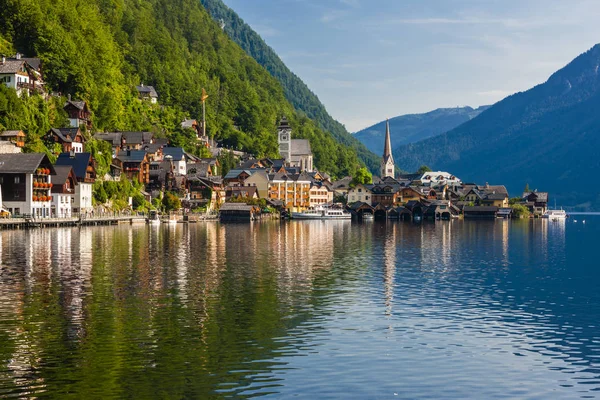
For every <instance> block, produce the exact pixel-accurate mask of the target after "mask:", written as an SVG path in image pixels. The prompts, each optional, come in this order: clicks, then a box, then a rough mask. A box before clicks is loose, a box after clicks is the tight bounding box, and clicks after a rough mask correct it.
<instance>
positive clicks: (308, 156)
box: [277, 117, 313, 172]
mask: <svg viewBox="0 0 600 400" xmlns="http://www.w3.org/2000/svg"><path fill="white" fill-rule="evenodd" d="M277 130H278V136H277V137H278V143H279V154H280V155H281V157H282V158H283V159H284V160H285V162H286V163H287V164H288V165H289V166H290V167H296V168H300V170H301V171H308V172H312V171H313V154H312V150H311V148H310V142H309V141H308V140H307V139H292V128H291V126H290V124H289V123H288V121H287V119H286V118H285V117H283V118H282V119H281V121H280V123H279V127H278V129H277Z"/></svg>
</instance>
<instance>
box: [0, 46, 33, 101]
mask: <svg viewBox="0 0 600 400" xmlns="http://www.w3.org/2000/svg"><path fill="white" fill-rule="evenodd" d="M0 83H3V84H4V85H6V86H7V87H9V88H13V89H15V90H16V91H17V95H18V96H19V97H20V96H21V94H22V93H27V94H29V95H31V94H34V93H42V94H43V93H44V82H43V80H42V74H41V71H40V60H39V58H22V57H21V55H20V54H18V53H17V55H16V56H15V57H12V58H6V57H4V56H2V62H1V63H0Z"/></svg>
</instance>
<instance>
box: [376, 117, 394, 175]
mask: <svg viewBox="0 0 600 400" xmlns="http://www.w3.org/2000/svg"><path fill="white" fill-rule="evenodd" d="M394 169H395V165H394V157H393V156H392V140H391V139H390V120H389V119H388V120H387V121H386V122H385V145H384V148H383V157H382V158H381V167H380V168H379V173H380V175H381V178H382V179H383V178H385V177H386V176H390V177H392V178H393V177H394Z"/></svg>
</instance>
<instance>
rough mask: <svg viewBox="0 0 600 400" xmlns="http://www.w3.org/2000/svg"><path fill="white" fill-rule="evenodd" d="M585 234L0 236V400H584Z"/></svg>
mask: <svg viewBox="0 0 600 400" xmlns="http://www.w3.org/2000/svg"><path fill="white" fill-rule="evenodd" d="M593 222H594V221H590V223H588V224H587V225H586V226H583V225H581V224H580V225H579V226H575V225H573V224H571V225H569V222H557V223H555V222H550V221H529V220H526V221H503V220H499V221H476V222H472V221H445V222H440V223H436V224H432V223H431V224H427V223H424V224H420V225H413V224H403V223H394V222H388V223H377V222H376V223H369V224H356V223H351V222H350V221H301V222H290V223H279V222H266V223H253V224H241V225H236V224H232V225H221V224H218V223H203V224H193V225H189V226H187V225H177V226H158V227H155V226H119V227H97V228H92V227H89V228H83V227H82V228H73V229H44V230H32V231H4V232H0V244H1V246H0V397H3V396H17V397H27V396H32V397H34V396H39V395H43V394H49V395H51V396H53V397H62V396H65V395H70V396H75V397H85V396H96V397H100V396H102V397H112V398H122V397H132V396H135V397H156V396H160V397H207V396H209V397H214V396H217V397H218V396H236V397H245V396H256V395H268V394H272V395H274V396H275V397H287V396H291V395H295V394H301V395H305V396H309V395H312V396H316V397H339V396H342V397H344V396H357V397H373V396H376V397H381V396H383V397H386V396H392V395H393V394H394V393H396V394H398V396H399V397H404V398H415V397H430V398H431V397H434V398H435V397H457V398H464V397H473V395H474V393H476V394H477V395H476V397H482V398H485V397H529V396H538V397H553V398H557V397H566V398H570V397H574V396H579V395H581V396H585V395H589V394H590V393H594V391H595V390H597V389H598V388H600V366H599V365H598V361H597V360H599V358H600V330H599V328H598V326H597V325H596V324H597V319H598V317H599V316H600V298H599V295H598V293H600V292H599V291H598V287H597V284H596V282H597V281H598V279H597V278H598V274H599V272H598V270H597V268H595V266H596V265H597V262H596V257H595V252H594V250H595V247H594V246H595V241H596V240H597V237H598V235H599V234H600V232H599V231H598V228H597V226H598V225H600V218H599V219H598V222H599V224H598V225H596V224H594V223H593ZM457 382H458V383H457Z"/></svg>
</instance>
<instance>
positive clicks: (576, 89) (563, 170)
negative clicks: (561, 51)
mask: <svg viewBox="0 0 600 400" xmlns="http://www.w3.org/2000/svg"><path fill="white" fill-rule="evenodd" d="M599 65H600V45H596V46H594V47H593V48H592V49H590V50H589V51H587V52H586V53H584V54H582V55H580V56H579V57H577V58H576V59H575V60H573V61H572V62H571V63H570V64H568V65H567V66H566V67H564V68H562V69H561V70H559V71H558V72H556V73H554V74H553V75H552V76H551V77H550V78H549V79H548V80H547V81H546V82H545V83H543V84H540V85H538V86H536V87H534V88H532V89H530V90H528V91H526V92H522V93H517V94H514V95H512V96H509V97H507V98H506V99H504V100H502V101H500V102H499V103H496V104H495V105H494V106H492V107H491V108H489V109H488V110H487V111H485V112H484V113H482V114H481V115H479V116H478V117H476V118H474V119H473V120H471V121H469V122H466V123H465V124H463V125H461V126H459V127H458V128H456V129H454V130H452V131H450V132H448V133H445V134H442V135H439V136H435V137H432V138H430V139H426V140H424V141H421V142H418V143H414V144H409V145H406V146H403V147H401V148H399V149H398V150H397V151H396V153H395V154H394V157H395V159H396V163H397V164H398V165H399V166H400V167H401V168H403V169H407V170H415V169H416V168H418V167H419V166H420V165H422V164H427V165H429V166H430V167H431V168H433V169H441V170H448V171H451V172H452V173H454V174H456V175H457V176H459V177H460V178H462V179H463V180H468V181H476V182H485V181H489V182H490V184H491V183H506V185H507V187H508V189H509V191H510V192H511V195H519V194H520V191H521V190H522V189H523V187H525V185H526V184H527V183H529V186H530V187H531V188H532V189H534V188H538V189H540V190H545V191H549V192H550V194H551V196H554V197H555V198H556V199H557V203H558V204H559V205H565V206H567V205H570V206H579V207H580V208H582V209H596V210H597V209H600V192H599V191H598V189H597V187H596V186H595V185H593V184H590V181H589V172H591V171H598V170H599V169H600V158H598V151H597V149H598V147H599V146H600V114H598V109H600V77H599V75H598V66H599Z"/></svg>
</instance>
